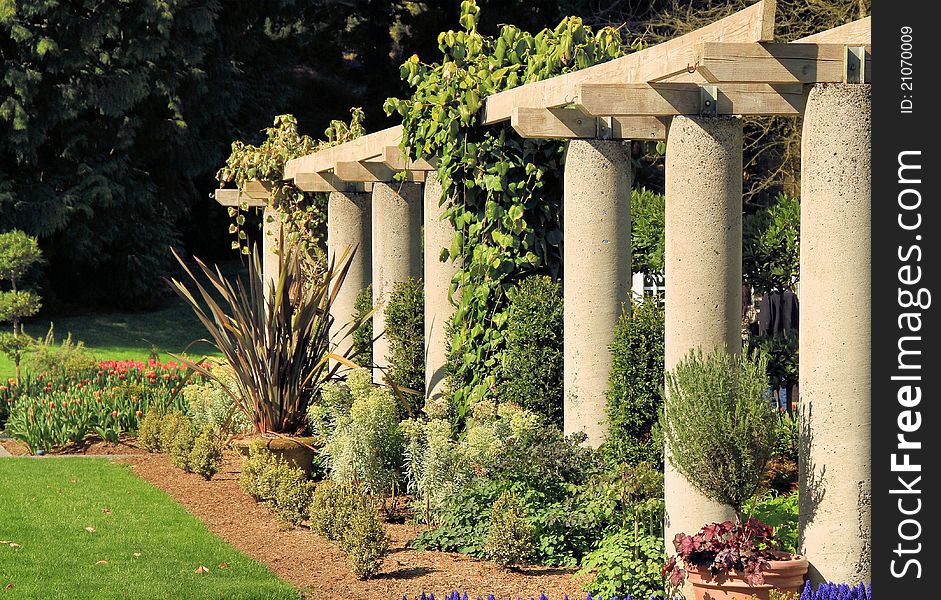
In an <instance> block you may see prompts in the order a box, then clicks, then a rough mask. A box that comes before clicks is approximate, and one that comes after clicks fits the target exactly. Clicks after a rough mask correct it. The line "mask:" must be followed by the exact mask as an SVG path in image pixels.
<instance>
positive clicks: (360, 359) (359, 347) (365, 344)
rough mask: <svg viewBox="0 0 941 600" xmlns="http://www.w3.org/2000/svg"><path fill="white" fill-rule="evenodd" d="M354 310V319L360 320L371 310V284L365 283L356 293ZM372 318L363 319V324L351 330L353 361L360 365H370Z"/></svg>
mask: <svg viewBox="0 0 941 600" xmlns="http://www.w3.org/2000/svg"><path fill="white" fill-rule="evenodd" d="M353 309H354V310H355V311H356V312H355V315H354V317H353V318H354V320H356V321H362V320H363V317H364V316H366V315H367V314H369V311H371V310H372V285H367V286H366V287H365V288H363V290H362V291H360V293H359V294H357V295H356V302H355V303H354V304H353ZM372 338H373V334H372V319H366V320H365V321H363V325H362V326H361V327H360V328H359V329H357V330H356V331H354V332H353V352H354V354H353V361H354V362H355V363H356V364H357V365H359V366H361V367H371V366H372Z"/></svg>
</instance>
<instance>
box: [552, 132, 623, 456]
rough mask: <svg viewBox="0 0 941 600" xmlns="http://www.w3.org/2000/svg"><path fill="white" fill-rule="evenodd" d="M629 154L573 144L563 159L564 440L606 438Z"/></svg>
mask: <svg viewBox="0 0 941 600" xmlns="http://www.w3.org/2000/svg"><path fill="white" fill-rule="evenodd" d="M633 179H634V173H633V165H632V163H631V158H630V152H629V147H625V146H623V145H622V143H621V142H615V141H612V140H572V141H571V142H570V143H569V147H568V150H567V151H566V155H565V188H564V200H563V203H564V206H563V215H564V235H563V240H564V245H563V261H564V265H565V267H564V269H563V281H562V289H563V290H564V293H565V308H564V319H563V321H564V329H565V349H564V373H565V374H564V397H565V401H564V407H563V418H564V423H565V433H566V434H570V433H575V432H578V431H582V432H585V433H586V434H588V440H587V442H588V444H589V445H590V446H593V447H597V446H599V445H600V444H601V442H603V441H604V440H605V438H606V437H607V435H608V422H607V420H608V416H607V404H606V398H605V392H606V391H607V389H608V375H609V373H610V371H611V352H610V350H609V349H608V348H609V346H610V345H611V343H612V342H613V341H614V327H615V325H616V324H617V320H618V316H619V315H620V314H621V307H622V303H623V302H625V301H627V300H628V298H629V297H630V293H631V184H632V183H633Z"/></svg>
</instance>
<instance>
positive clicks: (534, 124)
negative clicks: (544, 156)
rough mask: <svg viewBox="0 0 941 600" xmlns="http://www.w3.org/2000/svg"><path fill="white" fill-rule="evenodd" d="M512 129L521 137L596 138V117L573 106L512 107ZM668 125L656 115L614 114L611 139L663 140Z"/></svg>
mask: <svg viewBox="0 0 941 600" xmlns="http://www.w3.org/2000/svg"><path fill="white" fill-rule="evenodd" d="M510 123H511V124H512V125H513V129H515V130H516V132H517V133H518V134H520V136H521V137H524V138H539V139H571V138H594V137H597V133H598V132H597V117H591V116H588V115H586V114H585V113H583V112H582V111H580V110H578V109H575V108H523V107H517V108H515V109H513V115H512V117H511V118H510ZM666 133H667V124H666V121H665V119H660V118H657V117H613V118H612V119H611V138H612V139H626V140H664V139H666Z"/></svg>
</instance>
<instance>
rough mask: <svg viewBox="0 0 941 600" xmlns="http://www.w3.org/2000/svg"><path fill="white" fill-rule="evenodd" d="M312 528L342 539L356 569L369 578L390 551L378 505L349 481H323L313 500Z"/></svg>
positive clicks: (342, 545) (332, 539) (359, 575)
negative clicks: (342, 482)
mask: <svg viewBox="0 0 941 600" xmlns="http://www.w3.org/2000/svg"><path fill="white" fill-rule="evenodd" d="M310 528H311V530H312V531H314V532H315V533H318V534H320V535H322V536H324V537H325V538H327V539H328V540H331V541H335V542H340V547H341V548H342V549H343V551H344V552H345V553H346V554H347V555H348V556H349V558H350V562H351V566H352V570H353V573H354V574H355V575H356V576H357V577H359V578H360V579H368V578H369V577H371V576H372V575H373V574H375V573H376V571H378V570H379V567H381V566H382V559H383V557H384V556H385V555H386V553H388V550H389V539H388V537H387V536H386V533H385V529H384V527H383V525H382V520H381V519H380V518H379V513H378V512H377V511H376V507H375V505H374V504H373V502H372V501H371V500H370V499H369V497H368V496H366V495H365V494H363V493H362V492H360V491H358V490H356V488H354V487H352V486H348V485H343V484H338V483H335V482H332V481H322V482H320V483H319V484H317V486H316V489H314V492H313V496H312V498H311V500H310Z"/></svg>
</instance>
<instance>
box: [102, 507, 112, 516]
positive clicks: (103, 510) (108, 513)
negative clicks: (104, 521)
mask: <svg viewBox="0 0 941 600" xmlns="http://www.w3.org/2000/svg"><path fill="white" fill-rule="evenodd" d="M101 512H103V513H105V514H106V515H109V516H110V515H111V509H110V508H108V507H107V506H106V507H104V508H102V509H101Z"/></svg>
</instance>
